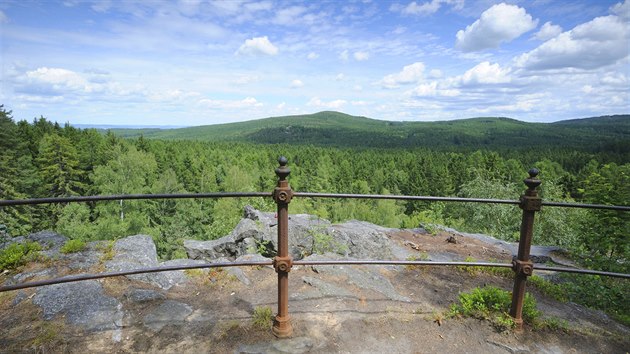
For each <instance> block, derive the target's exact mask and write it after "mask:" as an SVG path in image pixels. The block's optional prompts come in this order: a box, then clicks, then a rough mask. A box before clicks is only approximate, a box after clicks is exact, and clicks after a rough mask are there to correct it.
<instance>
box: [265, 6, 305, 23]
mask: <svg viewBox="0 0 630 354" xmlns="http://www.w3.org/2000/svg"><path fill="white" fill-rule="evenodd" d="M306 10H307V9H306V7H304V6H291V7H287V8H285V9H281V10H279V11H278V12H277V13H276V16H275V17H274V19H273V21H272V22H273V23H275V24H277V25H285V26H287V25H294V24H298V23H300V22H301V21H300V19H301V15H302V14H303V13H305V12H306Z"/></svg>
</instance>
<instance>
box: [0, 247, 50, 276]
mask: <svg viewBox="0 0 630 354" xmlns="http://www.w3.org/2000/svg"><path fill="white" fill-rule="evenodd" d="M41 249H42V248H41V246H40V245H39V243H37V242H30V241H27V242H25V243H18V242H15V243H12V244H10V245H9V246H7V247H6V248H4V249H2V250H0V270H5V269H15V268H17V267H19V266H21V265H22V264H24V263H26V262H28V261H29V260H31V259H33V257H34V256H36V254H37V252H38V251H40V250H41Z"/></svg>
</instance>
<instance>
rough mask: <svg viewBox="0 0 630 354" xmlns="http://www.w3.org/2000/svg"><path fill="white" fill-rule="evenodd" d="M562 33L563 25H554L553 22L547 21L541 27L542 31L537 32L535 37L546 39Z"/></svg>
mask: <svg viewBox="0 0 630 354" xmlns="http://www.w3.org/2000/svg"><path fill="white" fill-rule="evenodd" d="M560 33H562V27H560V26H558V25H553V24H551V22H545V24H544V25H543V26H542V27H541V28H540V31H538V32H536V34H535V35H534V38H536V39H538V40H541V41H546V40H548V39H551V38H553V37H555V36H557V35H559V34H560Z"/></svg>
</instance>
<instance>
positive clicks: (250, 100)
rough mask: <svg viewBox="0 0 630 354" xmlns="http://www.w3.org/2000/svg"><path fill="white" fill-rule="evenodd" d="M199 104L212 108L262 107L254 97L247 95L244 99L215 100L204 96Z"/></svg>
mask: <svg viewBox="0 0 630 354" xmlns="http://www.w3.org/2000/svg"><path fill="white" fill-rule="evenodd" d="M197 103H198V104H199V105H201V106H203V107H205V108H210V109H239V108H248V107H262V106H263V104H262V103H261V102H258V100H256V99H255V98H254V97H246V98H244V99H242V100H213V99H208V98H204V99H201V100H199V101H198V102H197Z"/></svg>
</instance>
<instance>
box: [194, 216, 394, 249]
mask: <svg viewBox="0 0 630 354" xmlns="http://www.w3.org/2000/svg"><path fill="white" fill-rule="evenodd" d="M243 216H244V217H243V219H241V221H240V222H239V223H238V225H237V226H236V228H234V230H233V231H232V232H231V233H230V234H229V235H227V236H225V237H222V238H219V239H217V240H212V241H195V240H186V241H184V248H185V249H186V252H187V254H188V257H189V258H192V259H206V260H216V259H218V258H222V257H228V258H230V259H234V258H237V257H239V256H241V255H244V254H252V253H262V254H263V255H268V256H273V255H275V253H276V250H277V238H278V237H277V233H278V228H277V224H278V220H277V219H276V217H275V214H274V213H265V212H261V211H258V210H255V209H253V208H252V207H250V206H247V207H245V211H244V213H243ZM388 231H389V229H387V228H384V227H381V226H377V225H374V224H370V223H367V222H363V221H356V220H352V221H348V222H345V223H342V224H336V225H332V224H331V223H330V222H329V221H328V220H324V219H321V218H319V217H317V216H315V215H309V214H295V215H291V216H290V217H289V253H290V254H291V256H292V257H293V258H294V259H302V258H304V257H306V256H309V255H311V254H315V253H324V252H332V253H337V254H339V255H343V256H349V257H355V258H363V259H365V258H372V259H391V258H393V256H394V251H393V249H392V247H393V246H392V245H391V244H390V243H389V242H388V240H389V238H388V236H387V232H388Z"/></svg>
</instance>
